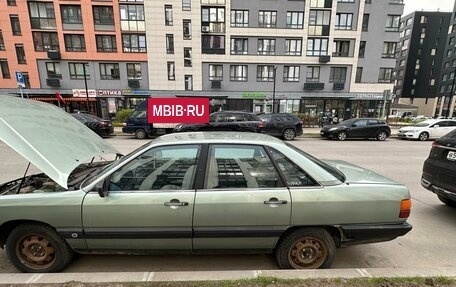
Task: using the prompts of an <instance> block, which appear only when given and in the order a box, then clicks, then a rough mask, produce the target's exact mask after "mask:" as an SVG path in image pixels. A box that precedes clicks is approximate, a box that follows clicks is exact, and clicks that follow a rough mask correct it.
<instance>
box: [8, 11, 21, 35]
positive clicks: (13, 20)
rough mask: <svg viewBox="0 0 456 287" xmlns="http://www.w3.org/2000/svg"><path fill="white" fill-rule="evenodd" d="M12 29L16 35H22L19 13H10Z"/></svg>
mask: <svg viewBox="0 0 456 287" xmlns="http://www.w3.org/2000/svg"><path fill="white" fill-rule="evenodd" d="M10 23H11V29H12V31H13V35H14V36H20V35H22V33H21V24H20V23H19V17H18V16H17V15H10Z"/></svg>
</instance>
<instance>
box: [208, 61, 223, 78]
mask: <svg viewBox="0 0 456 287" xmlns="http://www.w3.org/2000/svg"><path fill="white" fill-rule="evenodd" d="M222 80H223V65H212V64H211V65H209V81H222Z"/></svg>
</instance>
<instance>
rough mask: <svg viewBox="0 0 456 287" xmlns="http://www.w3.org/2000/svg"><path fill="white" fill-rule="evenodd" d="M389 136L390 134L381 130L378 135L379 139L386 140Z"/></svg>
mask: <svg viewBox="0 0 456 287" xmlns="http://www.w3.org/2000/svg"><path fill="white" fill-rule="evenodd" d="M387 138H388V134H387V133H386V132H379V133H378V135H377V140H378V141H384V140H386V139H387Z"/></svg>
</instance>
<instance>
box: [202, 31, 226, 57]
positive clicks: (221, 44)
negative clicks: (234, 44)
mask: <svg viewBox="0 0 456 287" xmlns="http://www.w3.org/2000/svg"><path fill="white" fill-rule="evenodd" d="M201 42H202V52H203V54H225V36H216V35H203V36H201Z"/></svg>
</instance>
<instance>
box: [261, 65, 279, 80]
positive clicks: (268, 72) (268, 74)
mask: <svg viewBox="0 0 456 287" xmlns="http://www.w3.org/2000/svg"><path fill="white" fill-rule="evenodd" d="M274 73H275V71H274V66H264V65H258V67H257V82H272V81H274Z"/></svg>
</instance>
